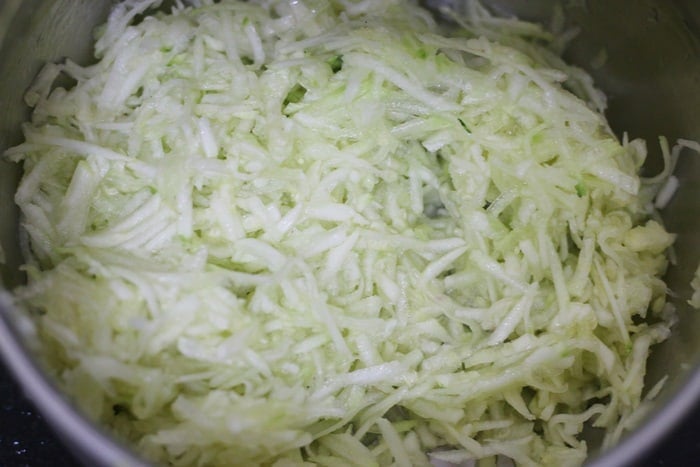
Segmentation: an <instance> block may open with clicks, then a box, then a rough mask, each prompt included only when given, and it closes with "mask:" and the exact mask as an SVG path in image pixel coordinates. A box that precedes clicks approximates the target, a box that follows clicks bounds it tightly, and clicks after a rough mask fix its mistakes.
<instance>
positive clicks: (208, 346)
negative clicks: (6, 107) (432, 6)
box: [6, 0, 674, 467]
mask: <svg viewBox="0 0 700 467" xmlns="http://www.w3.org/2000/svg"><path fill="white" fill-rule="evenodd" d="M174 3H175V6H174V7H172V9H169V10H168V11H162V10H156V7H157V6H158V4H159V2H157V1H151V0H149V1H126V2H122V3H119V4H117V5H116V6H115V7H114V9H113V11H112V13H111V15H110V17H109V19H108V21H107V23H106V24H105V25H103V26H102V27H100V28H99V29H98V30H97V34H96V44H95V55H96V61H95V62H94V63H93V64H91V65H89V66H79V65H77V64H75V63H73V62H71V61H66V62H63V63H60V64H49V65H47V66H46V67H45V68H44V70H43V71H42V72H41V74H40V75H39V77H38V78H37V80H36V82H35V84H34V85H33V86H32V88H31V89H30V90H29V92H28V93H27V102H28V103H29V104H30V105H31V106H33V108H34V110H33V115H32V119H31V122H29V123H27V124H26V125H25V126H24V135H25V138H26V141H25V142H24V143H22V144H20V145H19V146H16V147H14V148H12V149H10V150H9V151H7V153H6V157H8V158H10V159H11V160H14V161H18V162H21V163H22V164H23V167H24V177H23V179H22V181H21V183H20V185H19V188H18V190H17V193H16V201H17V203H18V204H19V206H20V207H21V211H22V215H23V221H22V229H23V232H24V235H25V239H26V241H25V246H26V257H27V265H26V270H27V274H28V283H27V285H26V286H22V287H21V288H19V289H17V290H16V291H15V294H14V300H15V302H16V304H17V305H18V306H20V307H22V308H23V309H24V310H26V311H27V313H28V315H29V316H30V317H31V322H32V323H33V333H34V334H35V335H36V341H37V342H38V344H37V345H38V346H39V352H40V354H41V355H42V357H43V359H44V360H45V363H46V365H47V367H48V368H49V370H50V372H51V373H52V374H53V375H54V376H55V378H56V380H57V381H58V383H59V384H60V386H61V387H62V388H63V389H64V390H65V391H66V392H67V393H68V394H70V395H71V396H72V397H73V398H75V400H76V401H77V402H78V403H79V404H80V406H81V407H82V409H84V410H85V411H86V412H87V414H89V416H90V417H92V418H94V419H96V420H99V421H100V422H101V423H103V424H105V425H106V426H108V427H109V428H110V429H111V430H112V431H113V432H115V433H116V434H117V435H118V436H119V437H122V438H124V439H126V440H128V441H130V442H131V443H133V446H135V448H136V449H137V451H138V452H140V453H141V454H142V455H143V456H144V457H145V458H146V459H150V460H152V461H154V462H157V463H162V464H166V465H177V466H180V465H222V466H224V465H225V466H231V465H245V466H249V465H271V466H276V467H284V466H302V465H306V466H311V465H322V466H337V465H351V464H357V465H362V466H371V465H397V466H414V465H415V466H420V465H426V466H428V465H431V464H434V465H438V464H442V465H444V463H453V464H459V463H461V462H471V461H478V462H480V463H482V465H487V464H488V463H489V462H493V461H494V460H495V459H496V458H499V459H501V460H503V459H510V460H512V461H513V462H514V463H515V464H516V465H519V466H535V465H556V466H563V465H579V464H581V463H582V462H583V461H584V460H585V458H586V455H587V445H586V442H585V441H584V440H583V438H582V437H581V432H582V430H583V429H584V427H587V426H589V427H593V428H599V429H601V430H603V432H604V433H605V440H606V441H605V443H607V444H606V445H609V444H611V443H614V442H615V441H616V440H617V439H618V438H619V436H620V434H621V433H622V432H623V431H624V430H625V429H626V428H627V427H629V426H632V425H633V424H634V422H635V420H636V419H638V418H639V415H640V414H641V413H643V412H641V410H643V407H644V403H643V398H642V388H643V379H644V375H645V365H646V360H647V356H648V353H649V348H650V346H652V345H653V344H655V343H657V342H660V341H662V340H664V339H665V338H666V337H667V336H668V334H669V326H670V324H671V321H672V314H671V313H670V310H669V306H668V305H667V304H666V302H665V300H666V299H665V294H666V285H665V284H664V282H663V281H662V279H661V276H662V274H663V273H664V271H665V268H666V265H667V260H666V256H665V250H666V249H667V248H668V247H669V246H670V245H671V243H672V242H673V239H674V237H673V235H671V234H669V233H668V232H666V230H665V229H664V227H663V226H662V225H661V224H660V223H659V222H658V221H657V220H655V219H657V218H658V216H656V215H655V213H654V211H653V207H652V206H653V197H654V193H655V192H656V190H657V189H658V188H659V185H660V183H661V182H660V181H659V180H658V179H657V178H655V179H649V180H645V179H642V178H640V177H639V176H638V172H639V169H640V167H641V165H642V164H643V162H644V159H645V157H646V149H645V144H644V142H643V141H638V140H635V141H627V140H626V139H625V140H623V141H620V140H619V139H618V138H617V137H616V136H615V135H614V134H613V132H612V131H611V130H610V128H609V126H608V124H607V122H606V120H605V118H604V116H603V110H604V107H605V97H604V96H603V95H602V93H600V92H599V91H598V90H597V89H596V88H595V87H594V86H593V84H592V81H591V78H590V77H589V76H588V75H587V74H585V73H584V72H583V71H582V70H580V69H578V68H575V67H573V66H570V65H567V64H566V63H564V62H563V61H562V59H561V58H560V57H559V54H558V51H559V48H560V47H559V46H560V45H561V41H560V40H559V38H558V36H555V35H553V34H551V33H549V32H547V31H546V30H544V29H543V28H541V27H540V26H537V25H534V24H529V23H526V22H522V21H519V20H517V19H512V18H511V19H504V18H499V17H495V16H492V15H491V14H490V13H489V12H488V11H487V10H486V9H485V8H483V7H482V6H481V5H479V4H478V3H475V2H471V1H467V2H465V3H464V5H463V6H464V8H462V9H461V10H460V11H458V12H451V13H450V12H444V18H448V20H447V21H437V20H436V19H435V16H434V15H433V14H431V13H429V12H428V11H426V10H424V9H422V8H421V7H419V6H418V5H417V3H416V2H410V1H393V0H364V1H351V0H334V1H325V0H324V1H320V0H297V1H282V0H264V1H263V0H261V1H248V2H243V1H227V0H222V1H220V2H213V1H209V0H201V1H196V2H188V3H184V2H174ZM59 76H63V77H64V78H63V81H60V82H65V76H67V77H68V78H70V81H71V82H73V83H74V85H73V86H72V87H69V88H67V89H64V88H61V87H56V86H54V85H53V83H54V81H55V79H56V78H58V77H59ZM652 392H653V391H652ZM488 465H491V464H488Z"/></svg>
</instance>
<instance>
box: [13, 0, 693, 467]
mask: <svg viewBox="0 0 700 467" xmlns="http://www.w3.org/2000/svg"><path fill="white" fill-rule="evenodd" d="M113 3H114V1H113V0H24V1H22V0H4V1H2V2H0V69H2V71H3V73H2V77H1V78H0V109H2V110H1V111H0V152H2V151H3V150H4V149H6V148H8V147H10V146H12V145H14V144H17V143H19V142H20V141H21V133H20V130H19V128H20V123H21V122H22V121H24V120H26V119H27V118H28V117H29V109H28V108H27V107H26V106H25V105H24V103H23V100H22V95H23V93H24V90H25V89H27V87H28V86H29V84H30V83H31V81H32V79H33V77H34V76H35V75H36V73H37V72H38V70H39V68H40V67H41V66H42V64H43V63H45V62H47V61H57V60H61V59H64V58H66V57H69V58H71V59H72V60H74V61H76V62H79V63H86V62H89V61H90V57H91V44H92V31H93V28H94V27H95V26H96V25H98V24H100V23H101V22H103V21H104V20H105V19H106V16H107V14H108V12H109V9H110V7H111V5H112V4H113ZM424 3H425V4H427V5H435V4H438V3H451V4H456V5H457V6H458V5H459V0H452V1H450V0H447V1H445V0H437V1H430V0H428V1H425V2H424ZM483 3H485V4H487V5H488V6H490V7H491V8H493V9H494V10H496V11H498V12H501V13H504V14H515V15H517V16H519V17H521V18H523V19H527V20H533V21H538V22H542V23H548V22H549V21H550V20H551V18H552V12H553V11H554V8H555V4H560V5H563V13H564V18H565V19H566V22H567V25H568V26H573V27H577V28H578V29H579V30H580V32H579V34H578V36H577V37H576V38H575V39H574V40H573V41H572V43H571V45H570V46H569V48H568V49H567V52H566V54H565V58H566V59H567V60H568V61H570V62H571V63H574V64H577V65H579V66H581V67H582V68H585V69H587V70H588V71H589V72H590V73H591V74H592V75H593V76H594V78H595V79H596V82H597V84H598V85H599V86H600V87H601V88H602V89H603V91H605V92H606V94H607V95H608V97H609V110H608V118H609V121H610V123H611V126H612V128H613V129H614V130H615V131H616V132H618V133H619V134H622V133H623V132H627V133H628V134H629V135H630V136H631V137H642V138H645V139H646V140H647V141H648V142H649V143H650V149H651V155H650V160H649V161H648V164H647V165H646V167H645V170H648V171H650V172H654V171H656V170H658V168H659V167H660V155H659V154H658V153H657V152H654V149H653V148H654V144H653V143H654V142H655V140H656V138H657V137H658V135H665V136H667V137H668V138H669V140H671V141H672V140H675V139H677V138H688V139H696V140H697V139H700V113H699V112H697V109H698V108H700V43H699V41H698V39H699V38H700V3H698V2H696V1H694V0H676V1H667V0H566V1H562V2H559V1H558V0H529V1H527V2H523V1H518V0H491V1H484V2H483ZM601 51H604V52H603V54H604V56H605V57H606V60H605V61H601V60H600V58H601ZM20 173H21V172H20V168H19V167H18V166H17V165H14V164H10V163H8V162H6V161H3V160H2V159H0V244H1V245H2V248H3V250H4V252H5V256H6V257H5V262H4V263H0V278H1V280H2V283H1V284H0V354H1V356H2V357H3V358H4V360H5V363H6V364H7V366H8V367H9V368H10V370H11V371H12V373H13V374H14V376H15V378H16V379H17V381H18V382H19V384H20V385H21V386H22V388H23V389H24V391H25V392H26V394H27V395H28V396H29V397H30V399H31V400H32V401H33V403H34V404H35V405H36V406H37V407H38V409H39V410H40V411H41V412H42V414H43V415H44V416H45V418H46V419H47V420H48V421H49V423H50V424H51V425H52V426H53V428H54V429H55V431H56V433H57V434H58V435H59V436H60V437H61V438H62V439H63V441H64V442H65V443H66V444H67V445H68V446H69V447H70V448H71V449H72V450H73V452H74V453H75V454H76V456H77V457H78V458H79V459H81V460H82V461H84V462H85V463H86V465H93V466H108V465H110V466H114V465H129V466H138V465H145V464H144V462H143V461H141V460H139V458H138V457H137V456H136V455H135V454H133V453H132V452H131V451H130V450H129V448H128V447H126V446H122V445H121V444H120V443H119V442H118V441H115V440H114V439H113V438H111V437H110V436H109V435H108V434H107V433H106V431H104V430H103V429H102V428H100V427H98V426H96V425H94V424H93V423H92V422H90V421H88V420H87V419H85V418H84V417H83V416H82V415H81V414H80V413H79V411H78V410H77V409H76V408H75V407H74V406H73V405H72V403H71V402H70V401H69V400H68V399H67V398H66V397H65V396H63V395H62V394H60V392H58V391H57V390H56V388H55V386H54V385H53V383H52V381H50V380H49V379H48V378H47V377H46V376H44V373H43V372H42V370H41V368H39V366H38V364H37V363H36V362H35V360H34V358H33V357H32V352H31V342H26V341H25V340H23V339H22V338H21V337H20V335H21V327H22V322H21V320H20V319H17V316H16V314H14V313H13V310H12V307H11V305H10V303H9V301H8V300H7V299H6V297H7V295H4V296H3V290H2V289H6V290H11V289H12V288H14V287H15V286H17V285H19V284H21V283H22V282H23V281H24V280H25V278H24V275H23V273H22V271H21V269H20V265H21V264H22V262H23V261H22V258H21V254H20V248H19V235H18V224H19V220H18V219H19V213H18V209H17V207H16V206H15V204H14V202H13V196H14V192H15V190H16V187H17V183H18V179H19V176H20ZM676 175H677V177H678V179H679V180H680V188H679V190H678V191H677V193H676V195H675V197H674V198H673V199H672V200H671V202H670V203H669V205H668V206H667V207H666V208H665V209H664V212H663V218H664V220H665V222H666V225H667V228H668V229H669V230H670V231H672V232H675V233H677V234H678V240H677V243H676V247H675V252H676V257H677V262H676V264H675V265H673V266H672V267H671V269H670V270H669V272H668V275H667V280H668V284H669V286H670V300H671V302H672V303H674V304H675V305H676V307H677V309H678V311H679V324H678V325H676V327H675V328H674V333H673V335H672V337H671V338H670V339H669V340H668V341H666V342H664V343H663V344H661V345H659V346H657V347H655V348H654V349H653V353H652V356H651V359H650V362H649V368H648V378H649V380H650V381H657V380H658V379H659V378H660V377H661V376H662V375H664V374H667V375H668V376H669V379H668V381H667V384H666V386H665V387H664V389H663V390H662V392H661V393H660V394H659V396H658V398H657V399H656V401H655V403H654V404H655V405H654V408H653V409H652V410H651V411H650V413H649V414H648V415H647V416H646V417H645V419H644V420H643V421H642V423H641V425H640V426H639V428H637V429H636V430H635V431H633V432H631V433H629V434H628V435H627V436H626V437H625V438H623V440H622V441H621V442H620V443H619V444H618V445H617V446H615V447H614V448H612V449H609V450H607V451H605V452H601V451H600V450H599V449H597V448H596V447H595V444H594V443H591V447H592V452H591V457H590V460H589V465H593V466H596V467H602V466H621V465H629V464H632V463H634V461H635V460H637V459H639V457H640V456H641V455H642V454H643V453H644V452H646V451H647V450H648V449H649V448H651V447H652V446H654V445H655V443H657V442H659V441H660V440H661V439H663V437H664V435H665V434H667V433H668V432H669V431H670V429H671V428H672V427H674V426H675V425H677V424H678V423H679V422H680V421H681V419H682V418H683V417H684V416H685V415H686V413H688V412H689V411H690V410H691V409H692V408H693V406H694V405H695V403H696V402H697V401H698V400H699V399H700V369H699V368H698V363H699V362H700V338H699V337H700V334H699V333H700V312H697V311H695V310H692V309H691V308H690V307H689V306H688V305H687V303H686V300H687V299H688V298H689V296H690V294H691V293H692V291H691V288H690V285H689V284H690V280H691V278H692V276H693V273H694V271H695V268H696V266H697V265H698V262H699V261H700V248H699V247H700V216H699V215H697V213H698V212H700V158H698V157H693V156H691V155H685V154H683V155H682V156H681V160H680V162H679V164H678V167H677V170H676Z"/></svg>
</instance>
